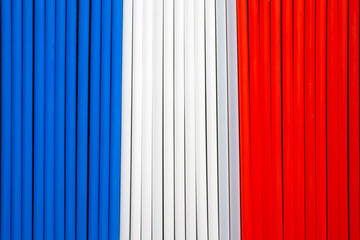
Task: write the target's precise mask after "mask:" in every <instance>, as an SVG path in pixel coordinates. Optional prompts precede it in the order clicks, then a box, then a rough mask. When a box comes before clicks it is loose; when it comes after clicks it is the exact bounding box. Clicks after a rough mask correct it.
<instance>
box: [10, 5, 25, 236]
mask: <svg viewBox="0 0 360 240" xmlns="http://www.w3.org/2000/svg"><path fill="white" fill-rule="evenodd" d="M11 14H12V15H11V18H12V26H11V27H12V31H11V33H12V35H11V42H12V45H11V70H12V72H11V76H12V88H11V90H12V102H11V109H12V112H11V113H12V115H11V117H12V124H11V130H12V132H11V141H12V142H11V145H12V146H11V157H12V162H11V163H12V165H11V177H12V179H11V184H12V185H11V239H14V240H18V239H21V150H22V149H21V142H22V141H21V127H22V126H21V108H22V107H21V105H22V101H21V97H22V2H21V0H14V1H12V13H11Z"/></svg>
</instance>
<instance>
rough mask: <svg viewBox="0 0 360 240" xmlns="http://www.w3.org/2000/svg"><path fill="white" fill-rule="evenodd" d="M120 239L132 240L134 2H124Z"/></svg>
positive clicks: (129, 0) (127, 0)
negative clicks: (131, 174) (131, 170)
mask: <svg viewBox="0 0 360 240" xmlns="http://www.w3.org/2000/svg"><path fill="white" fill-rule="evenodd" d="M123 7H124V9H127V10H128V11H124V12H123V13H124V15H123V39H122V43H123V46H122V49H123V51H122V54H123V55H122V88H121V91H122V100H121V111H122V114H121V181H120V184H121V185H120V191H121V192H120V239H130V232H129V230H130V200H131V199H130V184H131V180H130V169H131V168H130V164H131V82H132V81H131V78H132V73H131V67H132V0H124V1H123Z"/></svg>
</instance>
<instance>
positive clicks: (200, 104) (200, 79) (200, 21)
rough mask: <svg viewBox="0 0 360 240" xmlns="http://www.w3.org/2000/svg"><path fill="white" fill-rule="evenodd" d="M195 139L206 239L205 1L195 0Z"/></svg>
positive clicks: (201, 231)
mask: <svg viewBox="0 0 360 240" xmlns="http://www.w3.org/2000/svg"><path fill="white" fill-rule="evenodd" d="M194 2H195V139H196V143H195V146H196V149H195V152H196V155H195V156H196V202H197V205H196V211H197V228H198V229H197V237H198V239H199V240H205V239H207V236H208V234H207V197H206V132H205V124H206V123H205V22H204V20H205V16H204V14H205V4H204V3H205V2H204V0H195V1H194Z"/></svg>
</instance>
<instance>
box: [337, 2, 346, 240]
mask: <svg viewBox="0 0 360 240" xmlns="http://www.w3.org/2000/svg"><path fill="white" fill-rule="evenodd" d="M337 11H338V21H337V25H338V45H337V50H338V76H337V81H338V85H337V91H338V109H337V110H338V112H337V116H338V129H337V130H338V132H337V134H338V142H337V143H338V156H337V161H338V164H337V168H338V169H337V171H338V176H339V178H338V188H339V190H338V221H339V222H338V223H339V235H338V238H339V239H344V240H345V239H348V185H347V183H348V176H347V175H348V174H347V171H348V168H347V167H348V161H347V160H348V152H347V151H348V139H347V113H348V112H347V84H348V81H347V80H348V55H347V51H348V0H338V7H337Z"/></svg>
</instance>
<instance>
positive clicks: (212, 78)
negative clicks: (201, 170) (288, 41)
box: [205, 0, 219, 240]
mask: <svg viewBox="0 0 360 240" xmlns="http://www.w3.org/2000/svg"><path fill="white" fill-rule="evenodd" d="M205 26H206V28H205V31H206V40H205V42H206V127H207V129H206V136H207V138H206V140H207V174H208V176H207V179H208V209H209V210H208V211H209V212H208V221H209V240H216V239H218V238H219V221H218V218H219V216H218V172H217V169H218V168H217V164H218V162H217V159H218V152H217V126H216V123H217V121H216V45H215V38H216V36H215V0H206V1H205Z"/></svg>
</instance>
